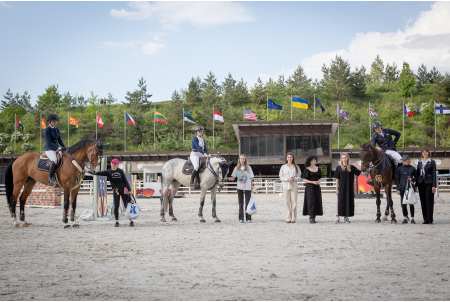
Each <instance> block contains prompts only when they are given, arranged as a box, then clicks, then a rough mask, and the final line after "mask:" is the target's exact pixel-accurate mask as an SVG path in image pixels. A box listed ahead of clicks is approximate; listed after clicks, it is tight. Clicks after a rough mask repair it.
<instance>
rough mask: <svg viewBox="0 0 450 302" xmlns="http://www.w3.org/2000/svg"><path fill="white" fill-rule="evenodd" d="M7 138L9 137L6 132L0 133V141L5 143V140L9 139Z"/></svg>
mask: <svg viewBox="0 0 450 302" xmlns="http://www.w3.org/2000/svg"><path fill="white" fill-rule="evenodd" d="M9 139H10V137H9V135H8V134H6V133H0V142H2V143H6V142H7V141H9Z"/></svg>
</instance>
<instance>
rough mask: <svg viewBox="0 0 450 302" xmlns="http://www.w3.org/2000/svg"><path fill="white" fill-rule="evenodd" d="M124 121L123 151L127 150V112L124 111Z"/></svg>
mask: <svg viewBox="0 0 450 302" xmlns="http://www.w3.org/2000/svg"><path fill="white" fill-rule="evenodd" d="M123 118H124V123H123V151H124V152H127V112H126V111H124V115H123Z"/></svg>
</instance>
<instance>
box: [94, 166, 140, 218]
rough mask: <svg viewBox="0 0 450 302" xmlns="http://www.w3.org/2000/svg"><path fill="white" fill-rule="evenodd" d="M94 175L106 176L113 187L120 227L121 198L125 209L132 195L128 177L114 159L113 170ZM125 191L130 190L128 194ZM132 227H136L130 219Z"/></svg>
mask: <svg viewBox="0 0 450 302" xmlns="http://www.w3.org/2000/svg"><path fill="white" fill-rule="evenodd" d="M94 175H97V176H106V177H107V178H108V180H109V182H110V183H111V187H112V190H113V196H114V216H115V217H116V224H115V226H116V227H119V226H120V224H119V206H120V197H122V201H123V205H124V206H125V208H126V207H127V205H128V198H129V197H128V196H127V194H128V195H131V187H130V184H129V183H128V179H127V176H126V175H125V172H123V170H122V169H120V168H119V160H118V159H117V158H114V159H113V160H112V161H111V169H110V170H106V171H100V172H96V173H95V172H94ZM125 189H127V190H128V193H126V192H125ZM130 226H131V227H132V226H134V223H133V221H132V220H131V219H130Z"/></svg>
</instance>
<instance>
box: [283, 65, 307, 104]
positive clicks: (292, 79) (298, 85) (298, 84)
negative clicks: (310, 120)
mask: <svg viewBox="0 0 450 302" xmlns="http://www.w3.org/2000/svg"><path fill="white" fill-rule="evenodd" d="M311 82H312V79H311V78H308V77H307V76H306V74H305V70H304V69H303V67H302V66H301V65H298V66H297V68H296V69H295V70H294V74H293V75H292V76H289V78H288V79H287V81H286V93H287V94H288V95H291V94H292V95H296V96H298V97H301V98H304V99H312V97H313V88H312V85H311Z"/></svg>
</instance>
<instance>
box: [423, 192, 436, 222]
mask: <svg viewBox="0 0 450 302" xmlns="http://www.w3.org/2000/svg"><path fill="white" fill-rule="evenodd" d="M432 188H433V184H419V195H420V205H421V206H422V215H423V221H426V222H433V211H434V193H432Z"/></svg>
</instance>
